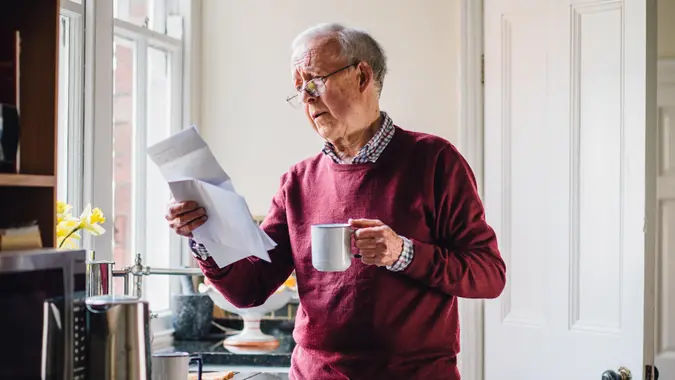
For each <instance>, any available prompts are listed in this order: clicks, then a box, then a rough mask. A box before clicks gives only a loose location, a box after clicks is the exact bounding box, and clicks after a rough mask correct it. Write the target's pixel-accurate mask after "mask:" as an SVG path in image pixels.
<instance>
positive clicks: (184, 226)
mask: <svg viewBox="0 0 675 380" xmlns="http://www.w3.org/2000/svg"><path fill="white" fill-rule="evenodd" d="M207 219H208V217H207V216H206V210H204V208H203V207H201V206H199V204H197V202H194V201H185V202H171V203H169V211H168V212H167V214H166V220H168V221H169V227H171V229H172V230H174V231H175V232H176V233H177V234H178V235H181V236H186V237H192V231H194V230H195V229H197V227H199V226H201V225H202V224H204V223H206V220H207Z"/></svg>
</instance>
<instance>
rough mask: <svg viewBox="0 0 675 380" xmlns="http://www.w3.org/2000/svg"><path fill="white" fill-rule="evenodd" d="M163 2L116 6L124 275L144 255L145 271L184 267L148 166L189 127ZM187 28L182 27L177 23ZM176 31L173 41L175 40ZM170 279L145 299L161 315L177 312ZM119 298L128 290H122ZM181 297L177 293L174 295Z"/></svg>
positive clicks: (160, 189) (158, 182)
mask: <svg viewBox="0 0 675 380" xmlns="http://www.w3.org/2000/svg"><path fill="white" fill-rule="evenodd" d="M170 5H171V4H170V3H168V2H167V1H160V0H154V1H151V0H116V1H115V2H114V11H113V14H114V40H113V89H112V99H113V124H112V136H113V145H112V157H111V159H112V164H113V173H112V174H113V181H112V186H113V192H112V196H113V199H112V214H111V220H112V226H111V225H109V227H113V228H114V232H113V233H114V238H113V243H112V244H113V260H114V261H115V266H116V267H124V266H127V265H130V264H132V263H133V260H134V257H135V256H136V254H137V253H140V254H141V256H142V258H143V262H144V263H145V265H149V266H151V267H164V268H166V267H177V266H179V265H180V261H181V260H180V244H181V243H182V240H180V239H177V238H175V237H174V236H173V234H172V233H171V231H170V229H169V228H168V226H167V224H166V221H165V220H164V214H165V212H166V205H167V203H168V201H169V199H170V192H169V188H168V185H167V184H166V182H165V181H164V180H163V178H162V176H161V175H160V173H159V170H158V169H157V167H156V166H155V165H154V163H152V162H151V161H149V160H148V159H147V158H146V153H145V151H146V147H147V146H149V145H151V144H154V143H156V142H158V141H160V140H162V139H164V138H166V137H169V136H170V135H171V134H172V133H173V132H175V131H177V130H179V129H180V128H181V126H182V104H183V102H182V98H183V96H182V83H181V77H182V71H181V68H182V60H183V46H182V41H181V39H180V34H181V33H180V30H173V29H175V28H172V27H170V25H168V23H167V20H175V19H176V17H179V16H172V15H169V14H168V13H169V10H170V8H172V7H171V6H170ZM177 25H180V23H177ZM169 31H172V33H169ZM172 280H173V279H172V278H170V277H169V276H148V277H145V278H144V281H143V282H144V289H143V294H144V296H145V297H144V298H146V299H148V300H149V301H150V308H151V309H152V310H153V312H159V313H162V312H165V311H168V310H169V307H170V294H171V293H170V289H171V288H172V286H171V285H172V284H175V283H176V281H172ZM116 286H117V288H116V290H117V291H121V290H122V284H116ZM174 289H175V287H174Z"/></svg>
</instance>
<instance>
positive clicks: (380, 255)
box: [359, 247, 387, 258]
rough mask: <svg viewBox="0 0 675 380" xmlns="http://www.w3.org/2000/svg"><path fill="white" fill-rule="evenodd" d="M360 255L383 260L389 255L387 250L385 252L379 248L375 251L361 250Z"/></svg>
mask: <svg viewBox="0 0 675 380" xmlns="http://www.w3.org/2000/svg"><path fill="white" fill-rule="evenodd" d="M359 253H360V254H361V256H363V257H368V258H383V257H385V256H386V255H387V252H386V250H384V249H383V248H382V247H377V248H374V249H360V250H359Z"/></svg>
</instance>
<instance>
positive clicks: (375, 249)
mask: <svg viewBox="0 0 675 380" xmlns="http://www.w3.org/2000/svg"><path fill="white" fill-rule="evenodd" d="M349 224H350V225H351V226H352V228H354V229H356V232H355V233H354V237H355V240H356V248H358V249H359V251H360V252H361V261H363V263H364V264H368V265H377V266H378V267H381V266H392V265H394V263H395V262H396V261H397V260H398V257H399V256H400V255H401V251H402V250H403V239H402V238H401V237H400V236H398V234H397V233H396V232H394V230H392V229H391V228H389V226H387V225H385V224H384V223H382V222H381V221H379V220H376V219H349Z"/></svg>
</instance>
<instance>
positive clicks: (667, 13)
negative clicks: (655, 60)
mask: <svg viewBox="0 0 675 380" xmlns="http://www.w3.org/2000/svg"><path fill="white" fill-rule="evenodd" d="M657 7H658V10H659V14H658V19H657V23H658V28H659V32H658V53H659V58H675V0H658V1H657Z"/></svg>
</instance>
